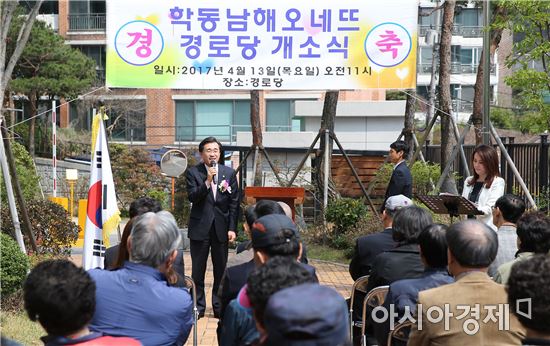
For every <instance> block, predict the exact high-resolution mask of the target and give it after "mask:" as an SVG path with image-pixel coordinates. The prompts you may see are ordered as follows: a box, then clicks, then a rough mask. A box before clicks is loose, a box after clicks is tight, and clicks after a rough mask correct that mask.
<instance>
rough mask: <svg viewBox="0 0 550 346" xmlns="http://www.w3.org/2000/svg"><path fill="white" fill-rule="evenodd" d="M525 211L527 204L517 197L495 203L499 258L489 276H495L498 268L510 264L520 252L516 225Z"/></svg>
mask: <svg viewBox="0 0 550 346" xmlns="http://www.w3.org/2000/svg"><path fill="white" fill-rule="evenodd" d="M524 211H525V202H523V200H522V199H521V198H519V197H518V196H515V195H511V194H506V195H504V196H502V197H500V198H499V199H497V201H496V202H495V207H494V209H493V224H494V225H495V226H497V228H498V231H497V237H498V252H497V257H496V258H495V260H494V261H493V263H491V265H490V266H489V272H488V273H489V276H494V275H495V274H496V271H497V269H498V267H500V266H501V265H502V264H504V263H506V262H510V261H511V260H513V259H514V258H515V257H516V252H517V251H518V244H517V240H518V237H517V234H516V223H517V222H518V219H519V218H520V217H521V215H523V212H524Z"/></svg>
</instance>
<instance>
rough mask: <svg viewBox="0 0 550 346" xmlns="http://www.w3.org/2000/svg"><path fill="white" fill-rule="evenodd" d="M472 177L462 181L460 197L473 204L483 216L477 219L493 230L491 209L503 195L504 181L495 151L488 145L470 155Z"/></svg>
mask: <svg viewBox="0 0 550 346" xmlns="http://www.w3.org/2000/svg"><path fill="white" fill-rule="evenodd" d="M472 168H473V170H474V175H473V176H469V177H468V178H466V179H465V180H464V189H463V190H462V196H463V197H465V198H467V199H469V200H470V201H472V202H474V203H475V204H476V205H477V209H478V210H479V211H481V212H483V215H477V219H478V220H479V221H481V222H484V223H485V224H487V225H488V226H489V227H491V228H492V229H493V230H495V231H496V230H497V227H496V226H495V225H494V224H493V207H494V206H495V202H496V200H497V199H498V198H499V197H500V196H502V195H504V179H502V178H501V177H500V176H499V175H500V173H499V169H498V154H497V151H496V150H495V149H494V148H493V147H492V146H489V145H485V144H482V145H479V146H477V147H476V148H475V149H474V152H473V154H472Z"/></svg>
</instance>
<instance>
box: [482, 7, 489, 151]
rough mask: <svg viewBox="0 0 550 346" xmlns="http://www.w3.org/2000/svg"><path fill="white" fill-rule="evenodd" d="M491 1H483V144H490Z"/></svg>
mask: <svg viewBox="0 0 550 346" xmlns="http://www.w3.org/2000/svg"><path fill="white" fill-rule="evenodd" d="M490 7H491V3H490V0H485V1H484V2H483V18H484V24H485V31H484V32H483V52H484V53H485V54H483V57H484V59H483V72H484V73H483V117H482V138H483V144H490V142H491V132H490V130H489V129H490V117H489V112H490V110H491V109H490V102H489V101H490V96H491V95H490V92H491V53H490V52H491V31H490V25H491V11H490Z"/></svg>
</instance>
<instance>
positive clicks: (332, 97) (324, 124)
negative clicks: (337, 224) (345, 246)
mask: <svg viewBox="0 0 550 346" xmlns="http://www.w3.org/2000/svg"><path fill="white" fill-rule="evenodd" d="M338 93H339V91H338V90H330V91H327V92H326V93H325V102H324V105H323V115H322V116H321V130H328V131H329V133H334V123H335V119H336V106H337V105H338ZM325 137H326V136H325V133H324V132H323V133H322V134H321V141H320V145H319V151H318V152H317V157H316V160H315V166H314V167H313V169H314V172H316V173H317V174H316V175H315V176H316V179H315V181H314V185H315V191H316V195H317V196H319V200H321V201H323V200H324V186H325V151H328V153H329V161H328V172H329V179H328V181H329V184H328V196H327V199H328V200H329V201H330V200H331V199H334V198H336V197H337V196H338V192H337V191H336V188H335V186H334V181H333V180H332V177H331V175H330V172H331V160H330V158H331V157H332V148H333V144H334V143H333V140H332V139H330V138H329V141H328V143H327V141H326V139H325ZM320 205H321V215H322V217H323V220H324V218H325V216H324V215H325V210H324V205H323V203H320Z"/></svg>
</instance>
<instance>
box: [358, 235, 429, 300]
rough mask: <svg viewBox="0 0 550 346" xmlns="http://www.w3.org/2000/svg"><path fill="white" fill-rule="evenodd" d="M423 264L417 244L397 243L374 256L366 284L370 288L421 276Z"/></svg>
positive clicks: (368, 289)
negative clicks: (392, 247) (394, 246)
mask: <svg viewBox="0 0 550 346" xmlns="http://www.w3.org/2000/svg"><path fill="white" fill-rule="evenodd" d="M423 273H424V264H423V263H422V259H421V258H420V249H419V248H418V244H405V245H398V246H397V247H396V248H394V249H391V250H388V251H385V252H383V253H381V254H380V255H378V256H376V258H375V259H374V263H373V264H372V269H371V273H370V277H369V283H368V285H367V292H368V291H370V290H371V289H373V288H375V287H378V286H384V285H389V284H391V283H392V282H394V281H397V280H402V279H413V278H417V277H420V276H422V274H423Z"/></svg>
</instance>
